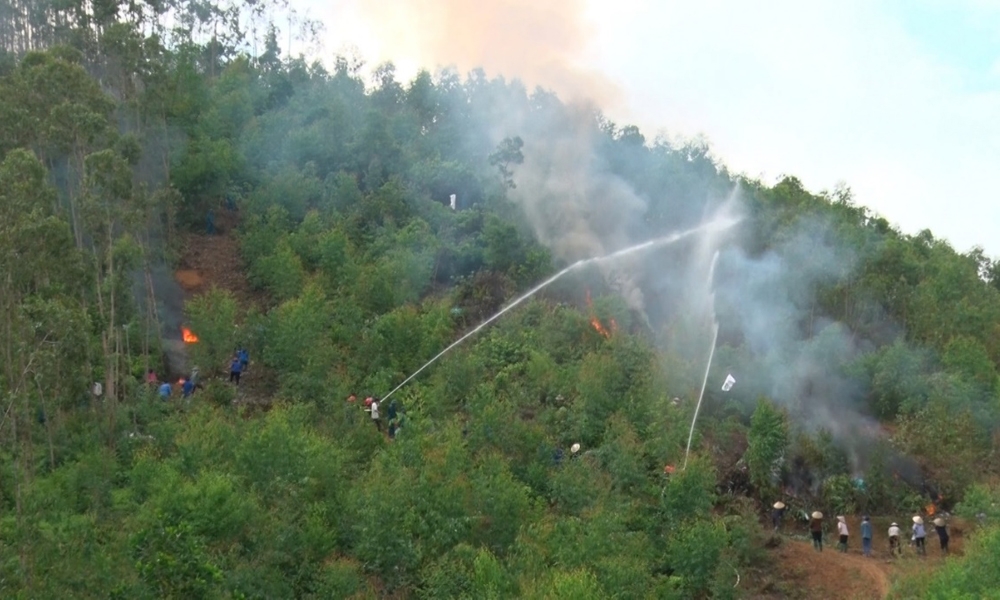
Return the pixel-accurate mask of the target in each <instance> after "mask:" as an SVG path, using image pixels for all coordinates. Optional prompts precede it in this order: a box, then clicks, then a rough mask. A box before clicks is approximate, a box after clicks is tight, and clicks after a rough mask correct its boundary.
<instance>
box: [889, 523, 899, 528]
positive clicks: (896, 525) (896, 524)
mask: <svg viewBox="0 0 1000 600" xmlns="http://www.w3.org/2000/svg"><path fill="white" fill-rule="evenodd" d="M890 527H899V524H898V523H893V524H892V525H890Z"/></svg>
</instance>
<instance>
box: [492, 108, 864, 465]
mask: <svg viewBox="0 0 1000 600" xmlns="http://www.w3.org/2000/svg"><path fill="white" fill-rule="evenodd" d="M567 115H568V116H567ZM552 116H553V115H552V113H548V114H546V115H545V117H546V118H545V119H541V118H537V117H534V116H531V115H528V116H525V115H517V114H509V115H508V119H509V121H508V123H506V124H504V126H503V127H501V128H500V129H499V133H498V134H497V139H498V140H499V139H501V138H502V137H504V136H506V135H512V134H515V133H516V134H517V135H520V136H521V137H522V139H523V140H524V148H523V154H524V162H523V164H521V165H518V166H517V167H516V169H515V172H514V173H515V174H514V182H515V184H516V188H515V189H514V190H512V191H511V195H510V197H511V199H512V200H513V201H514V202H516V203H517V204H518V205H519V206H520V207H521V208H522V209H523V211H524V214H525V215H526V216H527V218H528V219H529V221H530V223H531V225H532V227H533V228H534V231H535V233H536V235H537V237H538V239H539V240H540V241H541V242H542V243H543V244H545V245H546V246H547V247H549V248H550V249H551V250H552V252H553V254H554V255H555V256H556V257H557V258H559V259H562V260H565V261H567V262H570V261H575V260H578V259H581V258H587V257H591V256H597V255H602V254H606V253H607V252H610V251H614V250H616V249H619V248H623V247H626V246H629V245H632V244H636V243H639V242H642V241H644V240H646V239H649V238H650V237H655V236H656V235H662V234H664V233H668V232H669V230H670V229H668V230H666V231H663V230H659V231H655V230H652V229H651V228H650V227H648V226H647V223H648V221H649V211H650V206H651V205H652V204H658V205H659V206H663V205H668V206H672V207H678V213H679V214H678V215H677V217H676V222H677V227H676V229H682V228H684V227H685V226H686V225H689V224H690V223H691V221H692V219H695V220H697V219H698V218H699V216H700V218H701V220H711V219H713V218H715V216H716V215H717V213H718V212H719V211H720V207H726V210H725V212H727V213H728V214H732V213H733V212H734V211H738V210H739V207H740V205H741V204H742V202H741V197H740V193H739V190H738V189H733V190H732V191H731V194H730V196H729V197H728V198H715V199H714V200H713V199H712V197H711V192H710V191H709V190H702V195H700V196H698V197H690V198H672V199H669V201H667V202H661V199H659V198H657V199H647V198H644V197H643V196H642V195H641V194H639V193H637V192H636V191H635V190H634V189H633V187H632V186H631V185H629V183H628V182H627V181H626V180H625V179H624V178H622V177H620V176H618V175H617V174H615V173H614V172H613V169H611V168H610V166H609V165H608V164H606V162H605V160H604V159H603V158H602V155H601V153H600V152H599V151H598V149H597V144H598V143H599V142H600V141H601V140H602V136H606V134H604V133H603V132H601V131H600V130H599V129H598V127H597V119H596V118H595V113H594V112H592V111H590V110H588V109H587V108H581V107H576V108H571V109H570V110H568V111H566V112H565V113H563V114H562V115H561V118H560V119H558V120H553V119H552ZM603 139H606V137H604V138H603ZM681 207H682V208H681ZM662 221H663V220H662V219H661V223H662ZM667 221H668V222H669V219H668V220H667ZM668 227H669V226H668ZM791 231H793V232H795V233H794V234H793V235H792V236H791V237H790V238H789V239H786V240H784V241H778V242H772V243H771V244H770V245H771V248H772V249H771V250H769V251H768V252H766V253H764V254H763V255H760V256H751V255H749V254H747V252H746V251H744V250H743V249H741V248H740V247H739V246H737V245H734V244H733V243H731V240H726V239H710V238H707V237H706V238H702V239H699V240H696V241H694V242H692V243H690V244H686V245H681V246H677V247H670V248H665V249H664V250H663V251H661V252H656V253H650V254H638V255H636V256H635V257H634V258H631V259H630V260H629V261H627V262H626V261H622V262H620V263H616V264H608V265H605V266H604V268H605V270H604V271H603V273H602V274H603V275H604V278H605V280H606V281H607V283H608V284H609V286H610V287H611V288H612V289H614V290H615V291H617V292H618V293H620V294H621V295H622V297H623V298H624V299H625V300H626V301H627V302H628V304H629V305H630V307H631V308H632V309H634V310H636V311H637V312H638V313H639V314H641V315H643V317H644V318H646V319H647V323H648V324H649V325H650V327H651V329H652V330H653V331H654V332H655V333H657V334H658V335H657V340H658V342H659V343H660V344H661V345H662V347H663V349H664V350H665V351H666V353H667V354H670V355H673V356H675V357H677V360H676V361H674V365H675V368H676V366H677V365H680V366H681V368H682V369H683V370H684V371H690V372H688V373H684V374H683V375H681V376H679V377H677V376H674V374H672V378H671V379H672V380H673V381H678V382H682V386H683V389H676V390H672V393H677V394H679V395H680V394H686V393H690V391H691V390H690V387H689V386H690V384H693V383H694V382H695V381H698V382H699V383H700V379H701V373H702V370H703V369H704V368H705V360H706V359H707V356H708V353H709V346H710V343H711V330H712V327H711V324H712V320H713V318H715V312H716V310H715V309H717V312H718V315H717V318H718V320H719V322H720V324H721V327H722V334H721V336H720V345H721V346H724V347H723V348H720V352H718V353H717V355H716V359H715V361H714V362H715V366H714V368H713V370H712V373H711V377H710V380H709V390H710V392H709V394H708V395H707V398H706V402H712V401H713V400H714V401H716V402H718V401H721V400H722V399H723V397H722V393H721V392H720V391H718V387H719V385H721V382H722V379H724V378H725V376H726V374H727V373H728V372H732V373H733V374H734V376H735V377H736V378H737V380H738V381H739V383H738V385H737V386H736V387H735V388H734V390H733V392H731V393H730V395H729V398H730V399H737V400H739V401H742V402H746V403H747V404H748V405H752V403H753V402H754V401H755V400H756V398H758V397H760V396H766V397H769V398H772V399H773V400H775V401H777V402H779V403H780V404H782V405H784V406H786V407H787V408H788V410H789V413H790V415H791V416H792V418H793V419H794V420H795V421H796V422H797V423H799V424H800V426H802V427H804V428H805V429H807V430H816V429H819V428H824V429H827V430H829V431H830V432H831V434H832V435H833V436H834V438H835V439H836V440H837V441H838V442H839V443H840V445H841V446H842V447H843V448H844V449H845V450H846V451H847V452H848V455H849V458H850V460H851V463H852V466H853V468H854V469H855V470H856V471H859V470H860V469H861V468H862V466H863V465H864V464H865V462H866V456H865V454H866V452H867V451H866V448H868V447H870V446H871V444H869V443H867V442H865V443H859V441H860V440H870V441H874V436H875V435H877V432H878V427H877V423H876V422H875V421H874V420H873V419H870V418H868V417H866V416H863V414H862V413H861V412H860V408H861V406H862V404H863V403H862V399H863V397H864V394H865V389H864V387H863V386H862V385H861V384H860V383H859V380H858V379H857V378H855V377H853V376H852V375H851V374H850V373H849V372H848V369H847V367H848V365H850V364H852V362H853V361H854V360H855V358H856V357H857V356H858V354H859V353H860V352H861V351H862V350H864V349H865V348H863V347H861V346H859V342H858V341H856V340H855V339H854V337H853V336H852V334H851V332H850V331H849V330H848V329H847V328H846V327H845V326H843V325H841V324H839V323H833V322H830V321H828V320H825V319H823V318H821V316H820V315H821V311H820V308H819V304H818V300H819V299H818V298H817V297H816V294H817V290H819V289H820V288H821V287H822V286H824V285H827V284H831V283H834V282H836V281H838V280H840V279H841V278H843V277H844V276H846V275H847V274H848V273H849V272H850V271H851V270H852V269H853V266H854V264H855V259H856V257H855V256H853V254H852V253H851V252H850V251H849V250H847V249H846V246H844V245H843V244H841V243H839V242H838V241H837V239H836V237H835V236H834V235H833V233H832V232H831V231H829V230H828V228H827V227H825V226H824V224H823V223H821V222H818V221H809V220H803V221H801V222H799V223H797V224H796V226H795V227H793V228H791ZM720 248H721V250H722V254H721V256H720V259H719V264H718V267H717V269H716V274H715V277H714V281H713V282H709V281H708V277H709V276H708V270H709V264H710V262H711V258H712V255H713V254H714V253H715V251H716V250H717V249H720ZM713 289H714V291H715V295H716V300H715V303H714V304H715V305H714V306H713V305H711V304H710V302H709V298H710V297H711V293H712V291H713ZM661 334H662V335H661ZM725 346H729V347H728V348H727V347H725ZM741 346H742V348H741V349H740V350H739V351H737V350H734V348H740V347H741Z"/></svg>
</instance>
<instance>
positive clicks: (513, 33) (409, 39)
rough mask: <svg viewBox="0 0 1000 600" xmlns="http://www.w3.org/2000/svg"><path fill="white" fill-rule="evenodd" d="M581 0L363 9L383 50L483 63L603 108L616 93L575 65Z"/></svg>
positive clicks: (583, 42) (463, 1)
mask: <svg viewBox="0 0 1000 600" xmlns="http://www.w3.org/2000/svg"><path fill="white" fill-rule="evenodd" d="M584 4H585V3H584V1H583V0H482V1H476V2H470V1H468V0H422V1H419V2H398V1H396V0H370V1H367V2H363V3H361V10H362V11H363V13H364V14H365V16H366V17H367V21H368V22H369V23H370V25H371V27H372V28H373V29H374V31H375V32H376V35H377V36H378V38H379V39H380V40H381V41H382V43H383V44H384V45H386V46H387V47H388V51H389V52H388V54H390V55H393V56H408V57H412V58H414V59H416V60H417V61H418V62H419V63H420V64H421V65H424V66H432V65H436V66H454V67H456V68H457V69H458V71H459V72H460V73H466V72H469V71H471V70H472V69H477V68H482V69H483V70H485V71H486V73H487V74H488V75H490V76H496V75H501V76H504V77H506V78H514V77H516V78H518V79H520V80H521V81H523V82H524V83H525V84H526V85H527V86H529V88H530V87H534V86H542V87H545V88H547V89H552V90H555V91H556V92H557V93H558V94H559V95H560V96H561V97H562V98H564V99H567V100H580V99H587V100H594V101H597V102H600V103H601V104H602V105H603V106H605V107H607V106H608V105H609V104H611V103H612V102H614V101H615V100H616V98H617V97H618V93H617V90H616V89H615V86H614V85H613V84H612V83H611V82H610V80H608V79H607V78H606V77H604V76H602V75H600V74H599V73H597V72H596V71H594V70H592V69H589V68H587V67H586V66H584V65H583V64H581V62H580V61H581V59H582V58H583V55H584V54H585V51H586V49H587V42H588V39H589V38H590V37H592V31H591V30H590V27H589V26H588V24H587V22H586V19H585V18H584Z"/></svg>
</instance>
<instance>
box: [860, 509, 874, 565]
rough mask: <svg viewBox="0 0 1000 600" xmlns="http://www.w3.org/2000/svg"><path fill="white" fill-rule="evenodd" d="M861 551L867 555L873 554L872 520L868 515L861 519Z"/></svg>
mask: <svg viewBox="0 0 1000 600" xmlns="http://www.w3.org/2000/svg"><path fill="white" fill-rule="evenodd" d="M861 552H862V553H863V554H864V555H865V556H871V555H872V522H871V519H869V518H868V515H865V516H864V517H863V518H862V519H861Z"/></svg>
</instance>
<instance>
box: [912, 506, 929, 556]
mask: <svg viewBox="0 0 1000 600" xmlns="http://www.w3.org/2000/svg"><path fill="white" fill-rule="evenodd" d="M926 541H927V530H926V529H924V519H923V517H921V516H920V515H917V516H915V517H913V542H914V543H915V544H916V546H917V554H927V546H925V545H924V544H925V542H926Z"/></svg>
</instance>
